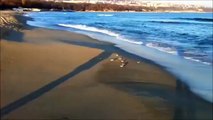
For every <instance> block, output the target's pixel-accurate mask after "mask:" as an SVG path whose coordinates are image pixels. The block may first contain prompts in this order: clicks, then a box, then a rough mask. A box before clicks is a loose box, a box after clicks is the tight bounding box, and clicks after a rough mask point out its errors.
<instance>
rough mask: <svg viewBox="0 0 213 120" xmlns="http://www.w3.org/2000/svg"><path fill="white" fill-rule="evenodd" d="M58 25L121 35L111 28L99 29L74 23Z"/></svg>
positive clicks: (116, 35) (115, 35)
mask: <svg viewBox="0 0 213 120" xmlns="http://www.w3.org/2000/svg"><path fill="white" fill-rule="evenodd" d="M58 25H59V26H63V27H70V28H74V29H79V30H84V31H91V32H98V33H102V34H106V35H110V36H113V37H118V36H119V34H117V33H114V32H111V31H109V30H105V29H99V28H95V27H89V26H86V25H72V24H58Z"/></svg>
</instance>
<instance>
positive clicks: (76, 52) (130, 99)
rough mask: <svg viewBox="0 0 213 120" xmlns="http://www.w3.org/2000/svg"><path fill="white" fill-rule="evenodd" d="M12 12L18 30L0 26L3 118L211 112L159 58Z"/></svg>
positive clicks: (141, 119)
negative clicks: (32, 23)
mask: <svg viewBox="0 0 213 120" xmlns="http://www.w3.org/2000/svg"><path fill="white" fill-rule="evenodd" d="M14 15H16V16H15V19H16V20H17V21H16V22H15V23H21V24H18V25H15V26H16V27H15V28H20V29H17V30H14V28H10V27H9V28H8V29H5V28H4V27H1V31H2V30H5V31H7V32H4V34H2V35H1V41H0V42H1V118H2V119H5V120H14V119H23V120H24V119H26V120H28V119H35V120H40V119H47V120H53V119H54V120H69V119H70V120H72V119H80V120H86V119H94V120H113V119H116V120H117V119H120V120H130V119H131V120H211V119H212V114H211V113H212V103H210V102H208V101H205V100H203V99H202V98H200V97H198V96H197V95H195V94H193V93H192V92H191V91H190V90H189V88H188V86H187V85H186V84H184V83H182V82H181V81H180V80H178V79H179V78H177V77H175V76H173V75H172V74H170V73H168V72H167V71H166V70H165V69H164V68H163V67H161V66H159V65H157V64H155V63H154V62H151V61H149V60H147V59H144V58H141V57H138V56H136V55H133V54H130V53H127V52H125V51H123V50H121V49H119V48H117V47H115V46H113V44H111V43H107V42H101V41H97V40H96V39H93V38H90V37H88V36H86V35H81V34H77V33H73V32H67V31H59V30H50V29H44V28H38V27H32V26H28V25H27V24H26V23H25V22H26V20H27V19H29V18H27V17H24V16H22V15H18V14H17V13H13V14H11V15H10V16H14ZM8 25H10V24H6V25H5V26H8ZM5 33H7V34H5ZM118 57H122V58H124V59H125V60H126V61H128V64H126V66H124V67H120V65H121V64H122V63H121V62H120V61H119V60H117V58H118ZM115 58H116V60H114V61H111V59H115Z"/></svg>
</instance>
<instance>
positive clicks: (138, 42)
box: [117, 36, 143, 45]
mask: <svg viewBox="0 0 213 120" xmlns="http://www.w3.org/2000/svg"><path fill="white" fill-rule="evenodd" d="M117 39H118V40H122V41H125V42H129V43H133V44H137V45H142V44H143V42H141V41H134V40H129V39H126V38H123V37H121V36H118V37H117Z"/></svg>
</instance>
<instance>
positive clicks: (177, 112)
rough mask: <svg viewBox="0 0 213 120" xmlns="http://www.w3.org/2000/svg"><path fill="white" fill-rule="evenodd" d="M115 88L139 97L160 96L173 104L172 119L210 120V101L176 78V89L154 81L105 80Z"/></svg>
mask: <svg viewBox="0 0 213 120" xmlns="http://www.w3.org/2000/svg"><path fill="white" fill-rule="evenodd" d="M104 84H107V85H110V86H112V87H114V88H116V89H119V90H122V91H125V92H127V93H129V94H131V95H134V96H139V97H143V96H144V97H150V98H152V97H153V98H156V97H157V98H161V99H163V100H164V101H165V102H166V104H170V105H171V106H174V118H173V120H212V103H210V102H207V101H205V100H203V99H202V98H200V97H199V96H197V95H195V94H194V93H192V92H191V91H190V90H189V87H188V86H187V85H185V84H184V83H182V82H181V81H179V80H177V86H176V89H174V88H172V87H170V86H166V85H160V84H155V83H143V82H106V83H104Z"/></svg>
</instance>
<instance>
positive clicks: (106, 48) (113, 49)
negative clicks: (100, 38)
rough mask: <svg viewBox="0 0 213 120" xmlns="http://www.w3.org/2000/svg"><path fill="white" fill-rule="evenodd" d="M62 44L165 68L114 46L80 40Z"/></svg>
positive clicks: (64, 41)
mask: <svg viewBox="0 0 213 120" xmlns="http://www.w3.org/2000/svg"><path fill="white" fill-rule="evenodd" d="M59 41H60V42H63V43H67V44H72V45H78V46H83V47H89V48H97V49H101V50H104V51H108V52H112V53H118V54H119V55H122V56H123V57H126V58H131V59H132V60H136V61H143V62H146V63H150V64H153V65H155V66H158V67H160V68H164V67H162V66H160V65H158V64H156V63H155V62H153V61H151V60H148V59H146V58H143V57H139V56H137V55H134V54H131V53H128V52H126V51H124V50H122V49H120V48H118V47H115V46H114V44H108V43H107V44H99V43H92V42H85V41H84V42H82V41H80V40H78V41H77V40H76V41H73V40H69V41H68V40H59Z"/></svg>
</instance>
